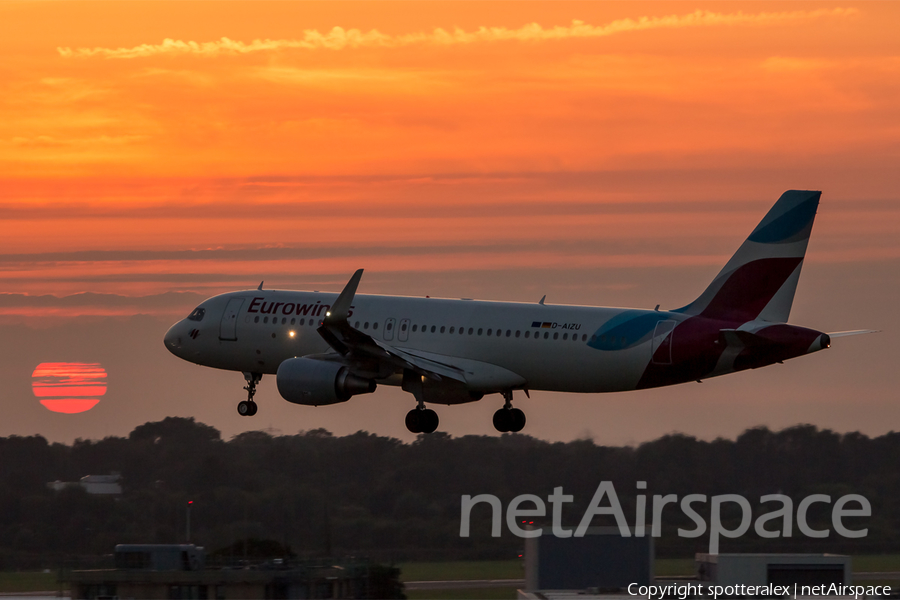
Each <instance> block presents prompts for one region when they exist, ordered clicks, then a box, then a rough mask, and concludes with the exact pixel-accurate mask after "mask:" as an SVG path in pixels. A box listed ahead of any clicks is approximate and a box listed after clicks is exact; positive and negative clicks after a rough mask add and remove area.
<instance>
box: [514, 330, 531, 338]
mask: <svg viewBox="0 0 900 600" xmlns="http://www.w3.org/2000/svg"><path fill="white" fill-rule="evenodd" d="M518 335H519V332H518V331H517V332H516V336H518ZM529 335H531V332H530V331H526V332H525V338H526V339H527V338H528V336H529Z"/></svg>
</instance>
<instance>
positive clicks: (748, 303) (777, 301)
mask: <svg viewBox="0 0 900 600" xmlns="http://www.w3.org/2000/svg"><path fill="white" fill-rule="evenodd" d="M821 195H822V192H815V191H801V190H788V191H787V192H785V193H783V194H782V195H781V198H779V199H778V202H776V203H775V205H774V206H773V207H772V208H771V209H770V210H769V212H768V213H767V214H766V216H765V217H763V220H762V221H760V223H759V225H757V226H756V229H754V230H753V232H752V233H751V234H750V237H748V238H747V239H746V240H745V241H744V243H743V244H742V245H741V247H740V248H738V250H737V252H735V253H734V256H732V257H731V260H729V261H728V263H727V264H726V265H725V267H724V268H723V269H722V271H721V272H720V273H719V274H718V275H717V276H716V278H715V279H713V281H712V283H711V284H709V287H707V288H706V290H705V291H704V292H703V293H702V294H700V297H699V298H697V299H696V300H694V301H693V302H691V303H690V304H688V305H687V306H684V307H682V308H679V309H677V310H676V311H675V312H682V313H686V314H689V315H700V316H704V317H708V318H713V319H723V320H733V321H752V320H754V319H761V320H764V321H771V322H774V323H786V322H787V320H788V317H789V316H790V313H791V304H793V302H794V292H795V291H796V289H797V282H798V281H799V279H800V268H801V267H802V266H803V257H804V256H805V255H806V246H807V244H808V243H809V235H810V232H811V231H812V226H813V221H814V220H815V218H816V208H817V207H818V205H819V197H820V196H821Z"/></svg>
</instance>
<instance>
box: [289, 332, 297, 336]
mask: <svg viewBox="0 0 900 600" xmlns="http://www.w3.org/2000/svg"><path fill="white" fill-rule="evenodd" d="M288 335H289V336H291V337H294V336H295V335H297V332H296V331H289V332H288Z"/></svg>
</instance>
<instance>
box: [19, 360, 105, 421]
mask: <svg viewBox="0 0 900 600" xmlns="http://www.w3.org/2000/svg"><path fill="white" fill-rule="evenodd" d="M31 377H32V380H33V381H32V384H31V388H32V392H33V393H34V395H35V396H36V397H37V398H39V399H40V403H41V404H42V405H43V406H44V407H45V408H47V410H50V411H53V412H58V413H65V414H75V413H81V412H85V411H88V410H90V409H92V408H94V407H95V406H96V405H97V404H98V403H99V402H100V398H99V397H100V396H103V395H104V394H106V371H105V370H104V369H103V367H102V366H100V364H99V363H41V364H39V365H38V366H37V367H35V369H34V372H33V373H32V375H31Z"/></svg>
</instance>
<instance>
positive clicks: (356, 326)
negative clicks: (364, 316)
mask: <svg viewBox="0 0 900 600" xmlns="http://www.w3.org/2000/svg"><path fill="white" fill-rule="evenodd" d="M300 324H301V325H303V321H300ZM353 328H354V329H359V321H357V322H356V325H354V326H353Z"/></svg>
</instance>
